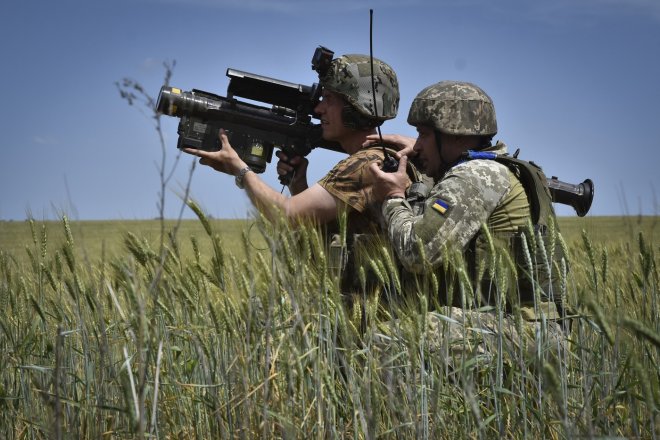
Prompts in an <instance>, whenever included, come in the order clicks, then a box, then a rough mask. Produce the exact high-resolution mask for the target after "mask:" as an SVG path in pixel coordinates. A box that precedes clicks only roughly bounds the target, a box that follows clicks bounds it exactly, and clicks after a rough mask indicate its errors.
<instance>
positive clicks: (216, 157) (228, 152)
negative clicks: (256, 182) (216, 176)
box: [183, 129, 247, 176]
mask: <svg viewBox="0 0 660 440" xmlns="http://www.w3.org/2000/svg"><path fill="white" fill-rule="evenodd" d="M218 137H219V138H220V144H221V145H222V148H221V149H220V150H218V151H205V150H197V149H195V148H184V149H183V151H185V152H186V153H188V154H192V155H193V156H197V157H199V158H200V159H199V163H200V164H202V165H207V166H210V167H211V168H213V169H214V170H216V171H220V172H221V173H225V174H230V175H232V176H235V175H237V174H238V172H239V171H240V170H241V169H242V168H245V167H246V166H247V164H246V163H245V162H243V159H241V158H240V156H239V155H238V153H237V152H236V150H234V149H233V148H232V146H231V144H230V143H229V139H228V138H227V133H225V130H223V129H220V133H219V134H218Z"/></svg>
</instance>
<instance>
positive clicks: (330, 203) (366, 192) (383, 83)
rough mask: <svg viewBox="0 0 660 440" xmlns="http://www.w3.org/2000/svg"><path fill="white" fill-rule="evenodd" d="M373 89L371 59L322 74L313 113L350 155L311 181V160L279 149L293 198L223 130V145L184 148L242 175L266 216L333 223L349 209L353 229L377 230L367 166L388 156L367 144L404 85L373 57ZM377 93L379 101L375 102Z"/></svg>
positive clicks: (344, 62)
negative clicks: (254, 168) (271, 183)
mask: <svg viewBox="0 0 660 440" xmlns="http://www.w3.org/2000/svg"><path fill="white" fill-rule="evenodd" d="M373 72H374V77H373V84H374V85H375V87H374V88H373V90H372V77H371V63H370V57H369V56H366V55H344V56H340V57H338V58H336V59H334V60H333V61H332V62H331V63H330V66H329V68H328V69H327V71H326V73H325V74H324V75H323V76H322V77H320V78H319V80H320V85H321V86H322V100H321V101H320V102H319V104H318V105H317V106H316V108H315V109H314V111H315V112H316V113H317V114H318V116H319V118H320V120H321V126H322V131H323V138H324V139H326V140H331V141H336V142H338V143H339V144H340V145H341V146H342V148H343V149H344V150H345V151H346V152H347V153H348V154H349V156H348V157H347V158H346V159H344V160H342V161H341V162H339V164H337V165H336V166H335V167H334V168H333V169H332V170H331V171H330V172H329V173H328V174H327V175H326V176H325V177H324V178H323V179H321V180H320V181H319V182H318V183H316V184H314V185H312V186H308V184H307V176H306V169H307V164H308V162H307V159H305V158H303V157H286V156H285V155H284V154H282V152H281V151H279V152H278V157H279V158H280V161H279V162H278V166H277V171H278V173H279V174H288V173H289V172H291V171H294V176H293V178H292V179H291V182H290V183H289V190H290V192H291V197H286V196H285V195H282V194H280V192H279V191H276V190H275V189H273V188H271V187H269V186H268V185H266V184H265V183H264V182H263V181H262V180H261V179H260V178H259V176H258V175H257V174H256V173H254V172H251V170H250V168H249V167H248V166H247V164H246V163H245V162H244V161H243V160H242V159H241V158H240V157H239V156H238V155H237V154H236V152H235V151H234V150H233V149H232V148H231V145H230V144H229V141H228V139H227V136H225V134H224V132H223V131H221V134H220V140H221V143H222V149H220V150H219V151H212V152H208V151H203V150H192V149H186V150H185V151H186V152H188V153H190V154H194V155H196V156H198V157H200V158H201V160H200V163H201V164H203V165H208V166H211V167H213V168H214V169H216V170H218V171H221V172H224V173H227V174H230V175H234V176H237V184H239V187H241V188H243V187H244V188H245V190H246V191H247V193H248V196H249V197H250V199H251V201H252V202H253V204H254V205H255V206H256V207H257V208H258V209H260V210H261V211H263V212H264V213H266V214H267V215H275V216H277V215H279V214H280V213H283V214H284V215H285V216H286V217H287V218H289V219H292V220H312V221H315V222H317V223H321V224H324V223H334V221H335V220H336V218H337V214H338V213H339V212H340V211H341V210H346V211H347V213H348V227H349V231H356V232H357V231H363V232H366V230H368V229H371V228H374V227H376V226H377V225H378V221H379V219H380V203H377V202H375V201H374V197H373V196H372V193H373V185H372V183H373V176H372V174H371V173H370V172H369V170H368V165H369V164H370V163H372V162H377V161H380V160H382V159H383V152H382V149H381V148H373V147H370V148H363V146H362V145H363V143H364V142H365V139H366V137H367V136H368V135H370V134H374V133H376V131H375V127H377V126H379V125H380V124H382V123H383V122H384V121H385V120H387V119H392V118H394V117H395V116H396V113H397V109H398V105H399V85H398V81H397V77H396V74H395V73H394V70H393V69H392V68H391V67H390V66H389V65H387V64H386V63H384V62H383V61H381V60H378V59H375V58H374V60H373ZM374 95H375V102H374Z"/></svg>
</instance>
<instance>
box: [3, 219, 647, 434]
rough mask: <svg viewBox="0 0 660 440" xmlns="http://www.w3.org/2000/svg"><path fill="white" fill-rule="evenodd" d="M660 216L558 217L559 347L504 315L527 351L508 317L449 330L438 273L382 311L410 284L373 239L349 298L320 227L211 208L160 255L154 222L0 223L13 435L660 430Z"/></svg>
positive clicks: (453, 264) (502, 277) (542, 328)
mask: <svg viewBox="0 0 660 440" xmlns="http://www.w3.org/2000/svg"><path fill="white" fill-rule="evenodd" d="M656 221H657V218H653V217H649V218H641V219H638V218H623V219H615V218H608V219H598V218H587V219H561V220H560V224H561V228H562V231H563V232H564V240H565V242H566V245H567V247H568V250H569V252H568V254H569V256H570V263H571V264H570V266H571V270H570V272H568V274H567V275H562V271H561V270H559V274H558V276H561V277H562V282H563V285H564V289H565V293H566V295H567V296H568V299H569V302H570V303H571V304H572V305H573V307H574V309H575V311H576V312H577V313H578V315H579V316H580V317H579V318H576V319H573V320H572V322H573V326H572V330H571V332H570V334H569V341H568V344H567V345H566V346H565V347H564V346H563V345H553V343H552V341H553V339H552V327H551V326H550V325H549V324H548V323H547V322H541V323H538V324H535V325H533V326H532V327H530V326H529V325H528V324H525V323H523V322H521V321H519V320H513V321H511V322H513V323H514V324H515V326H517V327H516V328H517V330H518V333H519V335H520V338H522V341H523V344H520V345H515V344H510V343H509V342H508V341H507V338H506V335H507V332H506V331H504V325H506V324H505V323H504V322H503V321H499V322H498V321H497V320H495V321H494V323H492V326H491V325H490V324H489V323H487V322H485V321H484V320H481V318H479V316H478V315H475V317H474V318H470V317H466V318H465V325H458V326H457V325H455V321H457V320H458V319H459V317H458V316H456V315H455V314H452V313H453V311H452V309H447V308H438V307H434V304H433V298H434V296H435V295H434V294H432V292H434V291H435V287H434V286H436V285H437V283H438V279H437V278H436V277H435V276H434V275H432V274H429V275H428V276H424V277H420V278H418V279H417V280H416V286H417V287H416V288H415V289H414V290H412V291H407V292H406V293H407V299H406V300H404V301H389V302H388V301H386V299H387V298H391V297H392V296H393V295H394V294H395V292H394V291H393V290H392V286H396V285H399V284H400V283H401V282H402V281H401V279H399V276H398V273H397V271H396V270H392V267H393V263H392V261H391V255H390V253H389V251H388V250H387V248H383V247H382V246H380V245H378V246H375V247H374V248H373V249H372V251H371V252H370V253H369V254H368V255H367V258H366V259H365V260H364V262H363V264H362V266H361V269H360V270H358V271H357V273H358V279H359V280H358V281H360V282H359V283H358V284H361V285H362V286H364V287H363V288H362V289H361V291H360V292H357V294H358V295H359V296H360V297H361V301H358V302H357V303H356V304H358V306H353V307H350V306H347V305H346V298H345V297H344V296H343V295H342V293H341V292H340V288H339V285H338V282H337V279H336V277H335V276H334V275H333V273H332V271H331V270H330V269H329V268H328V266H329V264H328V261H327V258H328V252H327V249H326V248H325V245H324V241H323V239H322V237H321V236H320V235H319V233H318V232H317V231H316V230H314V229H312V228H302V229H301V230H299V231H297V232H289V231H288V230H286V229H285V228H283V227H282V226H281V225H279V226H278V225H272V224H269V223H265V222H263V221H261V220H257V221H256V222H255V226H253V227H252V228H251V229H250V228H249V227H248V225H247V224H246V223H243V222H240V221H237V222H235V223H226V222H224V221H209V220H207V219H205V218H204V217H203V216H202V218H201V220H200V221H195V222H184V224H183V226H182V227H181V229H180V230H179V231H178V234H177V236H176V238H174V239H168V240H166V247H165V249H166V252H164V253H162V254H161V253H160V252H159V235H158V231H159V228H160V226H159V225H158V224H157V222H154V223H151V222H137V223H135V224H131V223H128V222H122V223H121V224H113V223H111V222H110V223H105V222H82V223H71V224H69V223H68V221H66V220H64V221H63V222H59V223H36V222H32V223H30V222H25V223H23V222H21V223H7V222H4V223H1V224H0V305H1V306H2V310H3V311H4V313H3V315H2V316H0V407H1V408H2V410H1V411H0V437H2V438H69V437H71V438H138V437H153V438H200V439H201V438H253V437H264V438H369V439H371V438H541V437H543V438H581V437H584V438H597V437H617V436H620V437H628V438H655V437H656V436H657V433H658V423H659V422H660V419H658V414H659V413H658V409H657V402H658V401H659V399H660V385H659V382H658V381H659V377H660V369H658V365H660V362H659V361H660V359H659V354H660V353H659V349H660V328H659V326H660V319H659V318H660V313H659V311H658V304H657V301H658V294H659V292H658V268H657V259H656V253H657V252H658V251H659V250H660V247H659V246H658V240H657V238H655V235H654V234H657V233H656V231H655V224H656ZM169 227H170V225H168V228H169ZM21 231H22V232H21ZM583 231H584V232H583ZM193 237H194V238H193ZM101 243H105V244H104V245H101ZM259 249H266V250H259ZM494 261H497V264H496V265H495V266H493V267H494V269H493V270H495V271H496V274H497V279H498V281H499V282H500V283H501V284H500V285H501V286H506V285H507V283H508V285H511V284H512V283H513V282H515V279H514V278H511V276H512V274H511V273H510V272H509V271H507V270H506V263H505V261H506V256H505V255H503V254H498V255H497V256H496V259H495V260H494ZM461 264H462V263H461V261H460V259H456V258H452V257H451V256H450V255H449V256H448V259H447V268H448V270H450V271H453V273H456V274H460V273H461V267H462V266H461ZM558 269H561V268H558ZM370 273H373V274H374V277H370V276H369V274H370ZM367 278H369V279H377V280H379V281H378V282H377V283H376V286H375V287H377V289H375V290H377V291H378V292H380V293H379V294H378V295H375V294H374V289H372V288H373V287H374V286H373V283H367V282H366V280H367ZM456 279H457V280H458V281H457V283H458V285H459V287H461V288H463V289H469V288H470V286H469V284H468V283H467V282H465V281H462V279H461V278H460V276H459V277H457V278H456ZM502 289H506V287H502ZM431 310H434V312H433V313H431V314H429V311H431ZM494 316H497V315H494ZM433 319H434V320H435V321H434V322H431V321H432V320H433ZM456 329H458V331H457V333H456ZM530 329H531V330H532V331H529V332H528V331H527V330H530ZM452 331H454V332H455V333H451V332H452ZM491 331H493V332H494V336H493V335H492V334H491ZM451 334H453V335H457V336H458V338H454V339H452V338H450V337H448V335H451ZM489 344H491V345H489ZM492 344H494V345H492ZM527 345H529V346H531V347H532V350H531V353H530V352H528V351H527V350H525V349H523V347H524V346H527ZM484 346H489V347H491V349H489V350H487V351H484V350H482V349H481V348H483V347H484ZM466 347H467V348H466ZM492 347H497V349H493V348H492ZM493 354H494V355H493Z"/></svg>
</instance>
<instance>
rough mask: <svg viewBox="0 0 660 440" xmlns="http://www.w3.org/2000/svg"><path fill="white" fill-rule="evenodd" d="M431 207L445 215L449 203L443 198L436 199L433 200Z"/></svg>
mask: <svg viewBox="0 0 660 440" xmlns="http://www.w3.org/2000/svg"><path fill="white" fill-rule="evenodd" d="M431 208H433V209H435V210H436V211H438V212H439V213H440V214H442V215H445V213H446V212H447V210H448V209H449V203H447V202H445V201H444V200H441V199H437V200H436V201H435V202H433V205H431Z"/></svg>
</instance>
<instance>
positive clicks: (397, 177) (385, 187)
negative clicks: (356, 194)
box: [369, 156, 410, 201]
mask: <svg viewBox="0 0 660 440" xmlns="http://www.w3.org/2000/svg"><path fill="white" fill-rule="evenodd" d="M407 165H408V158H407V157H406V156H403V157H402V158H401V159H400V160H399V168H398V169H397V171H396V172H395V173H386V172H384V171H383V170H381V169H380V166H381V164H379V163H372V164H371V165H369V171H371V173H372V175H373V177H374V179H375V182H374V185H373V188H374V189H373V193H374V197H375V199H376V200H378V201H383V200H385V198H387V197H404V198H405V196H406V187H407V186H408V183H409V182H410V179H409V178H408V174H407V173H406V166H407Z"/></svg>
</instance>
